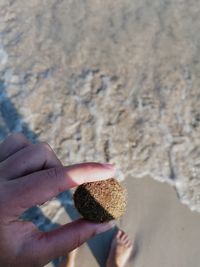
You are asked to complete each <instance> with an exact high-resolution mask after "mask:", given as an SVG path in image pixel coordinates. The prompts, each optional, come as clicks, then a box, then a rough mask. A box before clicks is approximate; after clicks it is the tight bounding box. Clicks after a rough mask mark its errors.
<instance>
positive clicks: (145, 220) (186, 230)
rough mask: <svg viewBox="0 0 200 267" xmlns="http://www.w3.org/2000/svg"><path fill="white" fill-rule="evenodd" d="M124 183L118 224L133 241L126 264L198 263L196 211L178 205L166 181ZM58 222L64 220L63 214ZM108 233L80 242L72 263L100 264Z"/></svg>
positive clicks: (179, 266) (180, 266) (199, 219)
mask: <svg viewBox="0 0 200 267" xmlns="http://www.w3.org/2000/svg"><path fill="white" fill-rule="evenodd" d="M126 186H127V188H128V194H129V205H128V210H127V212H126V214H125V216H124V217H123V218H122V219H121V220H120V221H119V222H118V226H119V227H120V228H122V229H123V230H125V231H126V232H127V233H128V234H129V235H130V237H131V239H132V240H134V242H135V248H134V251H133V256H132V258H131V261H130V263H129V266H137V267H146V266H153V267H169V266H170V267H190V266H191V267H197V266H199V263H200V253H199V250H200V248H199V245H200V231H199V226H200V214H199V213H197V212H191V211H190V210H189V209H188V208H187V207H186V206H184V205H182V204H181V203H180V201H179V200H178V198H177V195H176V192H175V190H174V189H173V188H171V187H170V186H169V185H167V184H164V183H158V182H156V181H153V180H152V179H149V178H145V179H131V178H130V179H127V182H126ZM58 221H60V223H64V222H66V215H65V214H64V213H63V214H62V215H61V216H60V218H59V220H58ZM112 235H113V231H110V232H107V233H106V234H102V235H99V236H98V237H96V238H94V239H92V240H91V241H90V242H89V246H88V244H85V245H83V246H82V247H81V248H80V249H79V253H78V257H77V262H76V266H81V267H88V266H90V267H97V266H102V267H103V266H104V262H105V260H106V257H107V253H108V250H109V246H110V242H111V239H112ZM48 266H51V265H48Z"/></svg>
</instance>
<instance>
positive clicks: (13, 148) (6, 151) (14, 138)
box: [0, 133, 31, 162]
mask: <svg viewBox="0 0 200 267" xmlns="http://www.w3.org/2000/svg"><path fill="white" fill-rule="evenodd" d="M30 144H31V142H30V141H29V140H28V139H27V138H26V137H25V136H24V135H23V134H20V133H15V134H12V135H10V136H8V137H7V138H6V139H5V140H4V142H3V143H1V144H0V162H1V161H3V160H6V159H7V158H8V157H10V156H11V155H12V154H14V153H16V152H17V151H19V150H21V149H23V148H24V147H27V146H29V145H30Z"/></svg>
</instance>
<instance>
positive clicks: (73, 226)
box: [37, 219, 114, 264]
mask: <svg viewBox="0 0 200 267" xmlns="http://www.w3.org/2000/svg"><path fill="white" fill-rule="evenodd" d="M112 227H114V222H113V221H111V222H108V223H101V224H97V223H92V222H88V221H86V220H84V219H79V220H77V221H74V222H71V223H69V224H66V225H64V226H61V227H59V228H58V229H56V230H53V231H50V232H47V233H42V236H41V238H40V243H39V244H38V246H37V247H38V253H39V255H40V256H42V259H41V257H39V258H40V259H41V262H42V264H46V263H48V262H49V261H51V260H53V259H55V258H57V257H60V256H65V255H67V253H68V252H70V251H72V250H74V249H75V248H77V247H79V246H80V245H82V244H83V243H84V242H85V241H87V240H88V239H90V238H91V237H93V236H95V235H97V234H100V233H103V232H105V231H108V230H110V229H111V228H112ZM41 252H42V255H41Z"/></svg>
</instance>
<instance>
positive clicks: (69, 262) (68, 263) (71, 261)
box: [59, 249, 77, 267]
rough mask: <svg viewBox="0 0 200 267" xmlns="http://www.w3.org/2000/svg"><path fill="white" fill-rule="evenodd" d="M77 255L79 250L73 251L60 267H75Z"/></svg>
mask: <svg viewBox="0 0 200 267" xmlns="http://www.w3.org/2000/svg"><path fill="white" fill-rule="evenodd" d="M76 254H77V249H75V250H72V251H71V252H70V253H68V255H67V259H66V260H65V261H64V262H62V263H61V265H59V267H75V258H76Z"/></svg>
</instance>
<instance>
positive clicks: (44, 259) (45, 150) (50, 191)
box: [0, 134, 114, 267]
mask: <svg viewBox="0 0 200 267" xmlns="http://www.w3.org/2000/svg"><path fill="white" fill-rule="evenodd" d="M113 176H114V168H113V166H112V165H110V164H105V165H104V164H99V163H82V164H77V165H72V166H68V167H63V166H62V164H61V162H60V161H59V160H58V158H57V157H56V155H55V154H54V152H53V151H52V149H51V148H50V146H49V145H48V144H46V143H39V144H31V143H30V142H29V141H28V140H27V139H26V138H25V137H24V136H23V135H21V134H14V135H11V136H9V137H8V138H7V139H6V140H5V141H4V142H3V143H2V144H1V145H0V266H2V267H3V266H4V267H39V266H44V265H45V264H47V263H48V262H49V261H51V260H53V259H54V258H56V257H58V256H64V255H66V254H67V253H68V252H69V251H71V250H73V249H75V248H76V247H78V246H80V245H81V244H82V243H84V242H85V241H86V240H87V239H89V238H91V237H92V236H94V235H96V234H98V233H100V232H104V231H107V230H108V229H110V228H111V227H112V225H111V224H109V223H107V224H95V223H91V222H88V221H86V220H84V219H79V220H77V221H74V222H71V223H69V224H66V225H64V226H61V227H60V228H58V229H56V230H53V231H50V232H47V233H43V232H41V231H39V230H38V229H37V228H36V227H35V225H34V224H32V223H31V222H24V221H21V220H19V216H20V215H21V214H22V213H23V212H24V211H25V210H27V209H28V208H30V207H32V206H34V205H38V204H41V203H44V202H45V201H47V200H49V199H51V198H52V197H54V196H56V195H58V194H59V193H60V192H63V191H65V190H67V189H69V188H72V187H75V186H77V185H79V184H81V183H84V182H92V181H97V180H101V179H106V178H110V177H113Z"/></svg>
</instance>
